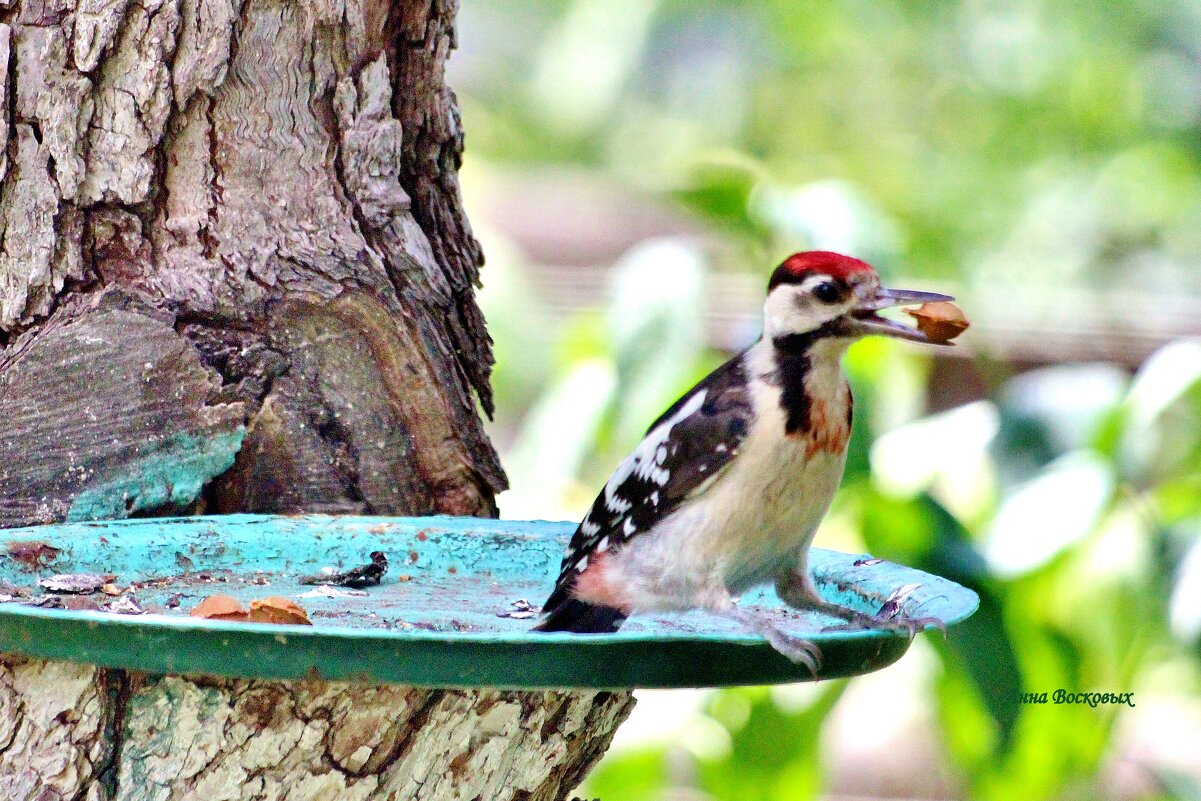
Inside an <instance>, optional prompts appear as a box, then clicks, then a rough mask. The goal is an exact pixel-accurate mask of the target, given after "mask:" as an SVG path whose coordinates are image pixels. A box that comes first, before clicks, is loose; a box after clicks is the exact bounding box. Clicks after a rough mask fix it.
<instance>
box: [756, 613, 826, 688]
mask: <svg viewBox="0 0 1201 801" xmlns="http://www.w3.org/2000/svg"><path fill="white" fill-rule="evenodd" d="M763 636H764V637H765V638H766V639H767V642H768V643H769V644H770V645H771V647H772V648H774V649H775V650H776V653H778V654H781V655H782V656H784V657H786V658H787V659H788V660H789V661H791V662H792V663H793V664H797V665H804V666H805V667H807V668H809V672H810V673H812V674H813V677H814V678H817V674H818V672H819V671H820V670H821V667H822V651H821V648H818V647H817V645H816V644H814V643H812V642H810V641H809V640H806V639H804V638H803V637H794V636H792V635H791V634H785V633H784V632H782V631H780V630H779V629H777V628H775V627H774V626H773V627H772V628H769V629H765V630H764V631H763Z"/></svg>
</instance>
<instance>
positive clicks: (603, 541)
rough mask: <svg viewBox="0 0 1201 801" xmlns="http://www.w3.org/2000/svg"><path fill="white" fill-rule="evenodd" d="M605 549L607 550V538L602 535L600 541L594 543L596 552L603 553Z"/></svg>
mask: <svg viewBox="0 0 1201 801" xmlns="http://www.w3.org/2000/svg"><path fill="white" fill-rule="evenodd" d="M607 550H609V538H608V537H602V538H601V541H600V542H598V543H597V544H596V552H597V553H604V552H605V551H607Z"/></svg>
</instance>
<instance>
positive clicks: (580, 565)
mask: <svg viewBox="0 0 1201 801" xmlns="http://www.w3.org/2000/svg"><path fill="white" fill-rule="evenodd" d="M575 569H576V570H577V571H578V572H580V573H583V572H584V571H585V570H587V569H588V557H587V556H586V555H585V556H583V557H581V559H580V561H578V562H576V566H575Z"/></svg>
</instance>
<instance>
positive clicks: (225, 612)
mask: <svg viewBox="0 0 1201 801" xmlns="http://www.w3.org/2000/svg"><path fill="white" fill-rule="evenodd" d="M188 614H189V615H191V616H192V617H201V618H204V619H205V620H239V621H241V620H246V618H247V612H246V607H244V606H242V604H240V603H238V600H237V599H236V598H233V597H231V596H229V595H210V596H209V597H207V598H205V599H204V600H203V601H201V602H200V603H199V604H197V605H196V608H195V609H193V610H192V611H191V612H189V613H188Z"/></svg>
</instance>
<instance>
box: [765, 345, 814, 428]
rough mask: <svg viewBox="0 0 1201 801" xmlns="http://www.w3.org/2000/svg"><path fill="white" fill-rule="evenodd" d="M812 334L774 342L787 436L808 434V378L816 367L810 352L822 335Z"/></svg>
mask: <svg viewBox="0 0 1201 801" xmlns="http://www.w3.org/2000/svg"><path fill="white" fill-rule="evenodd" d="M820 331H821V329H818V330H817V331H810V332H807V333H804V334H788V335H786V336H782V337H775V338H773V339H772V345H773V346H774V349H775V354H774V355H775V361H776V376H778V378H779V386H780V408H781V409H783V410H784V433H785V434H787V435H789V436H791V435H793V434H797V433H807V432H808V431H809V428H810V425H811V424H810V420H809V411H810V408H811V407H812V399H811V398H810V397H809V391H808V390H807V389H806V388H805V376H806V375H807V374H808V373H809V369H810V368H811V367H812V362H811V361H810V353H809V349H810V348H811V347H812V346H813V343H814V342H816V341H817V340H818V339H819V338H820V336H821V334H819V332H820Z"/></svg>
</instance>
